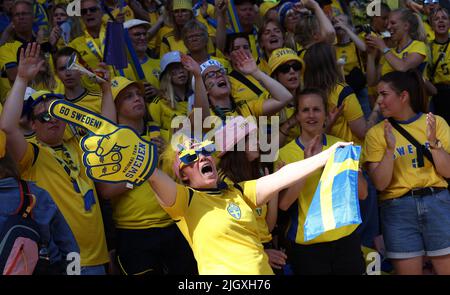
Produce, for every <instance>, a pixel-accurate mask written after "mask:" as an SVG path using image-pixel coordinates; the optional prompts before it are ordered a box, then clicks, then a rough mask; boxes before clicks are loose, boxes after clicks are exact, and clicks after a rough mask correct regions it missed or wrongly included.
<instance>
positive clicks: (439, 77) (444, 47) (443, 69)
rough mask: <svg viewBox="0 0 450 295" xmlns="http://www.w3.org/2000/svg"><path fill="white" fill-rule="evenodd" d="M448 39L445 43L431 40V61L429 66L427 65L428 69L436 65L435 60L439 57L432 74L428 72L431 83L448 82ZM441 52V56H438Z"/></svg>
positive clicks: (449, 56)
mask: <svg viewBox="0 0 450 295" xmlns="http://www.w3.org/2000/svg"><path fill="white" fill-rule="evenodd" d="M449 44H450V41H447V42H446V43H438V42H437V41H436V40H433V41H432V42H431V44H430V48H431V57H432V61H431V63H430V66H429V67H428V70H430V72H431V69H433V68H434V67H435V65H436V62H437V61H438V59H439V63H438V64H437V66H436V70H435V71H434V74H433V75H431V73H429V74H428V77H430V79H431V82H432V83H433V84H447V85H448V84H450V71H449V68H450V48H449ZM441 54H443V57H442V58H439V55H441Z"/></svg>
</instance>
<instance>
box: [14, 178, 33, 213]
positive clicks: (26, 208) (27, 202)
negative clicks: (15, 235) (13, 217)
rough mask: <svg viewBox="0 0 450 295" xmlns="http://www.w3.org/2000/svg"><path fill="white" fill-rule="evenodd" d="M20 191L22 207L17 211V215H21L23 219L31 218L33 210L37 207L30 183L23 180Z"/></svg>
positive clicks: (20, 183)
mask: <svg viewBox="0 0 450 295" xmlns="http://www.w3.org/2000/svg"><path fill="white" fill-rule="evenodd" d="M19 190H20V207H19V209H18V211H17V214H18V215H21V216H22V217H23V218H28V217H30V218H31V210H33V208H34V206H35V205H36V197H35V196H34V195H33V194H32V193H31V192H30V188H29V186H28V183H27V182H26V181H24V180H22V179H21V180H20V182H19ZM25 196H26V197H25Z"/></svg>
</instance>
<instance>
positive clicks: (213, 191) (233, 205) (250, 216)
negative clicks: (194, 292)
mask: <svg viewBox="0 0 450 295" xmlns="http://www.w3.org/2000/svg"><path fill="white" fill-rule="evenodd" d="M180 142H181V144H177V145H175V146H174V147H173V148H174V149H175V150H176V154H175V155H174V156H175V157H174V165H173V169H174V172H175V174H176V175H178V178H179V179H180V180H181V181H182V182H183V184H177V183H176V182H175V181H174V180H173V179H172V178H170V177H169V176H167V175H166V174H165V173H163V172H162V171H160V170H158V169H156V170H155V171H154V173H153V174H152V175H151V177H150V178H149V180H148V181H149V183H150V185H151V186H152V188H153V190H154V191H155V192H156V194H157V198H158V200H159V202H160V204H161V205H162V206H163V208H164V209H165V210H166V211H167V212H168V213H169V215H170V216H171V217H172V218H173V219H175V220H180V221H179V223H178V224H179V227H180V229H181V231H182V232H183V234H184V236H185V237H186V238H187V239H188V241H190V243H191V247H192V250H193V252H194V256H195V258H196V260H197V264H198V269H199V273H200V274H221V275H226V274H235V275H237V274H273V272H272V269H271V268H270V265H269V261H268V257H267V255H266V254H265V252H264V248H263V245H262V243H261V241H260V238H259V233H258V227H257V223H256V217H255V214H254V210H255V209H256V208H257V207H259V206H262V205H263V204H265V203H267V202H269V201H270V200H271V198H273V197H274V196H275V195H276V194H277V193H278V192H279V191H280V190H282V189H285V188H287V187H289V186H291V185H293V184H294V183H295V182H297V181H299V180H302V179H304V178H305V177H306V176H307V175H309V174H311V173H312V172H313V171H315V170H316V169H318V168H320V167H322V166H323V165H325V162H326V161H327V159H328V158H329V156H330V155H331V154H332V152H333V151H334V150H335V149H336V148H337V147H338V146H342V145H347V143H336V144H335V145H334V146H333V147H332V148H330V149H328V150H327V151H324V152H322V153H320V154H318V155H316V156H314V157H311V158H309V159H306V160H305V161H301V162H295V163H291V164H289V165H286V166H284V167H283V168H281V169H280V170H279V171H278V172H275V173H274V174H270V175H267V176H264V177H261V178H258V179H256V180H250V181H244V182H240V183H239V187H240V188H237V187H235V186H226V187H225V186H224V187H221V186H219V176H218V173H217V170H216V165H215V163H214V159H213V158H212V157H211V152H213V150H214V149H213V147H212V142H211V141H206V142H202V143H199V142H195V141H191V140H187V141H184V140H180Z"/></svg>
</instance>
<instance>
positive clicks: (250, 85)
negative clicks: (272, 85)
mask: <svg viewBox="0 0 450 295" xmlns="http://www.w3.org/2000/svg"><path fill="white" fill-rule="evenodd" d="M229 75H230V76H231V77H233V78H235V79H236V80H238V81H239V82H241V83H242V84H244V85H245V86H247V87H248V88H249V89H250V90H251V91H253V92H254V93H255V94H256V95H257V96H258V97H259V96H260V95H261V94H262V93H263V92H262V90H261V89H259V88H258V86H256V85H255V84H253V83H252V81H250V80H249V79H247V77H245V76H244V75H242V74H241V73H239V72H238V71H236V70H233V71H231V73H230V74H229Z"/></svg>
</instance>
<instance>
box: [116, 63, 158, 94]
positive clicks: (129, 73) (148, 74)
mask: <svg viewBox="0 0 450 295" xmlns="http://www.w3.org/2000/svg"><path fill="white" fill-rule="evenodd" d="M141 68H142V71H143V72H144V75H145V81H146V82H148V83H150V84H152V85H153V87H155V88H159V74H160V72H161V70H160V68H159V59H153V58H149V57H146V59H145V60H144V62H143V63H141ZM119 72H120V71H119ZM123 76H124V77H127V78H128V79H129V80H132V81H139V77H138V76H137V73H135V72H134V71H133V68H132V67H131V65H130V63H128V67H127V68H126V69H123Z"/></svg>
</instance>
